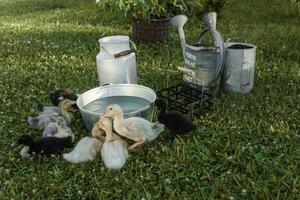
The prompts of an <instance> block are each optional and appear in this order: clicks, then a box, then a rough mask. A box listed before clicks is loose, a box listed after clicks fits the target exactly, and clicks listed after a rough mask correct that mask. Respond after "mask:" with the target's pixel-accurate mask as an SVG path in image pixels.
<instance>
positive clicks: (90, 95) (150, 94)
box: [77, 84, 156, 131]
mask: <svg viewBox="0 0 300 200" xmlns="http://www.w3.org/2000/svg"><path fill="white" fill-rule="evenodd" d="M111 96H132V97H140V98H143V99H146V100H147V101H149V102H150V103H149V105H148V106H146V107H144V108H142V109H140V110H136V111H134V112H131V113H124V117H132V116H140V117H143V118H145V119H148V120H152V117H153V116H152V115H153V105H152V104H153V103H154V101H155V100H156V93H155V92H154V91H153V90H152V89H150V88H148V87H145V86H142V85H136V84H115V85H107V86H102V87H97V88H94V89H91V90H88V91H86V92H85V93H83V94H81V95H79V97H78V99H77V106H78V108H79V110H80V113H81V117H82V119H83V122H84V125H85V127H86V129H87V130H89V131H90V130H91V129H92V127H93V125H94V124H95V123H96V122H97V121H98V120H99V117H100V115H101V114H102V113H96V112H91V111H87V110H85V109H84V106H86V105H87V104H89V103H91V102H92V101H94V100H97V99H101V98H105V97H111Z"/></svg>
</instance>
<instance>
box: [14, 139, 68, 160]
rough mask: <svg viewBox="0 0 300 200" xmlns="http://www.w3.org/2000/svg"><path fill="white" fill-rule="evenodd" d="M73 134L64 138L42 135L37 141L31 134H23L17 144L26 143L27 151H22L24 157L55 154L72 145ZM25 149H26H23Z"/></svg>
mask: <svg viewBox="0 0 300 200" xmlns="http://www.w3.org/2000/svg"><path fill="white" fill-rule="evenodd" d="M72 143H73V136H68V137H64V138H57V137H42V138H40V139H38V140H36V141H34V140H33V138H32V137H31V136H30V135H22V136H21V137H20V138H19V139H18V140H17V142H16V143H15V144H14V146H16V145H25V147H27V148H26V152H22V154H23V155H27V156H24V157H31V156H36V155H47V156H49V155H53V154H60V153H61V152H62V151H63V150H64V148H69V147H72ZM23 151H24V150H23Z"/></svg>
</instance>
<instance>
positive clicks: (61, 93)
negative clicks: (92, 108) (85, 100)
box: [49, 89, 78, 108]
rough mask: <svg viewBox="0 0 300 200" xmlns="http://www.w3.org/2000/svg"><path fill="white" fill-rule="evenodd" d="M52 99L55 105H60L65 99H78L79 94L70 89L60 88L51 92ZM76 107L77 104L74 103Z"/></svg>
mask: <svg viewBox="0 0 300 200" xmlns="http://www.w3.org/2000/svg"><path fill="white" fill-rule="evenodd" d="M49 98H50V101H51V102H52V103H53V105H55V106H58V105H59V102H60V101H61V100H63V99H69V100H72V101H76V100H77V98H78V96H77V95H76V94H75V93H73V92H72V91H71V90H68V89H58V90H55V91H53V92H50V93H49ZM73 107H74V108H77V106H76V104H75V105H73Z"/></svg>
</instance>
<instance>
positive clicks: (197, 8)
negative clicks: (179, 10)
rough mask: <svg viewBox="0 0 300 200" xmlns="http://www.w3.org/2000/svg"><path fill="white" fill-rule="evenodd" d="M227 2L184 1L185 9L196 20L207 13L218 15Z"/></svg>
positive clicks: (211, 0)
mask: <svg viewBox="0 0 300 200" xmlns="http://www.w3.org/2000/svg"><path fill="white" fill-rule="evenodd" d="M228 2H229V1H228V0H186V2H185V3H186V5H187V9H188V10H189V11H190V12H191V13H192V14H194V15H195V16H196V17H197V18H201V17H202V15H203V14H205V13H208V12H217V13H220V12H221V10H222V9H223V8H224V6H225V5H226V4H227V3H228Z"/></svg>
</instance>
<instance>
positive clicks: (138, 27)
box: [98, 0, 187, 42]
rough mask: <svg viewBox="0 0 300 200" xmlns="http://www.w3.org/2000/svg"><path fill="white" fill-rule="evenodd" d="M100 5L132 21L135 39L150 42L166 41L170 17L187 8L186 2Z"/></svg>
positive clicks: (137, 0)
mask: <svg viewBox="0 0 300 200" xmlns="http://www.w3.org/2000/svg"><path fill="white" fill-rule="evenodd" d="M98 4H99V5H100V6H102V7H104V8H105V9H106V10H109V11H112V12H114V13H119V14H121V17H123V18H126V19H127V20H130V21H132V30H133V36H134V38H135V39H138V40H142V41H148V42H152V41H159V42H162V41H166V40H167V39H168V38H169V37H170V24H169V17H171V16H173V15H174V14H178V13H180V12H182V11H184V10H185V9H186V8H187V7H186V6H185V2H184V0H115V1H111V0H99V1H98Z"/></svg>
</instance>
